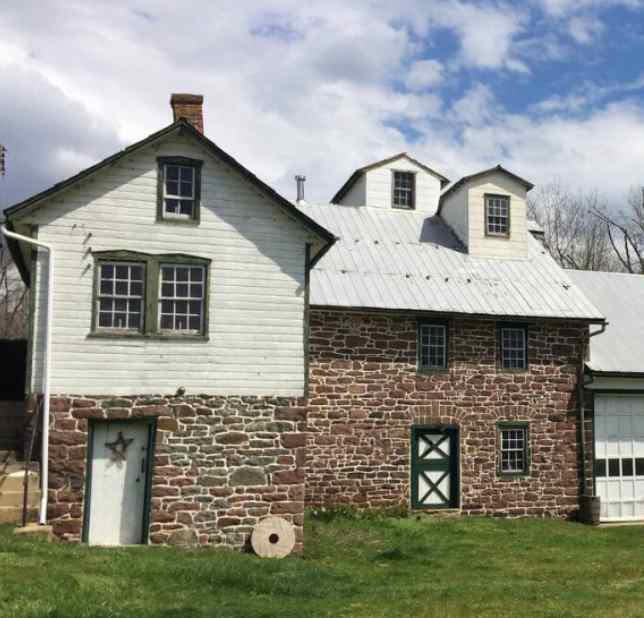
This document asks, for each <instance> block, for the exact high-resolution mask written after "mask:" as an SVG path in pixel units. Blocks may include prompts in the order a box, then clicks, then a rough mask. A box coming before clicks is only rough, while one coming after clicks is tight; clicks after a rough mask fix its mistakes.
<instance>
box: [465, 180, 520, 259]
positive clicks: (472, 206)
mask: <svg viewBox="0 0 644 618" xmlns="http://www.w3.org/2000/svg"><path fill="white" fill-rule="evenodd" d="M467 186H468V200H469V223H468V227H469V241H468V250H469V253H470V255H477V256H484V257H502V258H525V257H527V256H528V229H527V205H526V190H525V188H524V187H523V186H522V185H520V184H519V183H517V182H515V181H514V180H512V179H511V178H509V177H508V176H506V175H505V174H502V173H498V172H493V173H490V175H488V176H486V177H485V178H482V179H480V180H477V181H472V182H469V183H468V185H467ZM486 193H493V194H499V195H509V196H510V237H509V238H495V237H491V236H486V235H485V201H484V196H485V194H486Z"/></svg>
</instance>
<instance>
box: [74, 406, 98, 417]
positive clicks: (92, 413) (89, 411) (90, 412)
mask: <svg viewBox="0 0 644 618" xmlns="http://www.w3.org/2000/svg"><path fill="white" fill-rule="evenodd" d="M72 416H73V417H74V418H103V410H101V409H99V408H77V409H75V410H72Z"/></svg>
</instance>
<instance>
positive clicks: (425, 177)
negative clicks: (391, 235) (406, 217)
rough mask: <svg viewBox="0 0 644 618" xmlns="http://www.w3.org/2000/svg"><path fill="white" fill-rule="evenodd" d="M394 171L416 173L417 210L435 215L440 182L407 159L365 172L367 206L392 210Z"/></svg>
mask: <svg viewBox="0 0 644 618" xmlns="http://www.w3.org/2000/svg"><path fill="white" fill-rule="evenodd" d="M393 170H399V171H403V172H415V173H416V210H417V211H418V212H426V213H428V214H430V215H433V214H434V213H435V212H436V209H437V208H438V198H439V196H440V192H441V183H440V180H439V179H438V178H436V176H434V175H432V174H430V173H429V172H427V171H426V170H424V169H423V168H422V167H420V166H419V165H417V164H416V163H414V162H412V161H410V160H409V159H406V158H401V159H397V160H396V161H392V162H391V163H386V164H383V165H382V166H380V167H377V168H374V169H371V170H368V171H367V172H365V176H366V180H367V205H368V206H372V207H375V208H391V191H392V183H393V177H394V175H393Z"/></svg>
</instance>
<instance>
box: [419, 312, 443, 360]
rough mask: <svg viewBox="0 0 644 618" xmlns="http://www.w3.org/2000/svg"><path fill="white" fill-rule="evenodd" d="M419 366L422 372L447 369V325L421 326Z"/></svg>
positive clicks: (426, 324)
mask: <svg viewBox="0 0 644 618" xmlns="http://www.w3.org/2000/svg"><path fill="white" fill-rule="evenodd" d="M418 365H419V369H421V370H432V369H446V368H447V326H446V325H445V324H430V323H421V324H419V326H418Z"/></svg>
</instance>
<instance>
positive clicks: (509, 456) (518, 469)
mask: <svg viewBox="0 0 644 618" xmlns="http://www.w3.org/2000/svg"><path fill="white" fill-rule="evenodd" d="M499 433H500V438H501V473H502V474H525V473H526V472H527V471H528V461H527V459H528V457H527V450H528V449H527V438H528V435H527V434H528V430H527V427H501V429H500V432H499Z"/></svg>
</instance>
